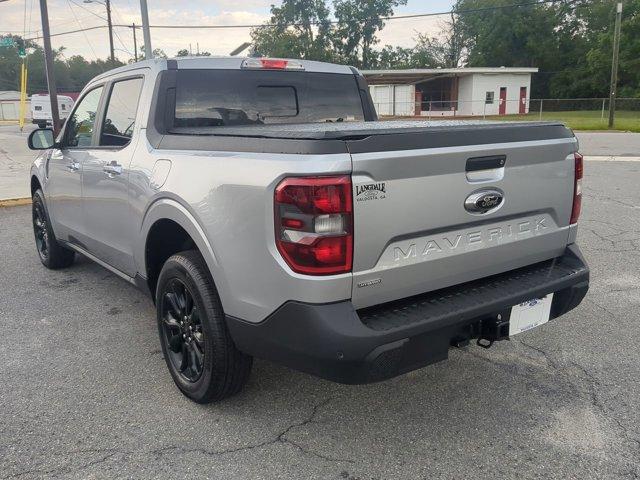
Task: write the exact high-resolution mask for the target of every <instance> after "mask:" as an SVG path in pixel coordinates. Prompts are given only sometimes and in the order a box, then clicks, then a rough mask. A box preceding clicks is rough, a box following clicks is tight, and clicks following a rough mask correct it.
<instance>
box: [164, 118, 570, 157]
mask: <svg viewBox="0 0 640 480" xmlns="http://www.w3.org/2000/svg"><path fill="white" fill-rule="evenodd" d="M571 137H573V132H572V131H571V130H569V129H568V128H567V127H565V126H564V125H563V124H562V123H555V122H501V121H482V120H436V121H427V120H402V121H373V122H336V123H311V124H277V125H248V126H241V127H199V128H187V127H183V128H173V129H171V130H170V131H169V132H168V133H167V134H166V135H163V136H162V137H161V139H159V142H158V143H157V145H154V146H156V148H160V149H179V150H184V149H186V150H210V151H211V150H213V151H215V150H217V151H245V152H264V153H299V154H320V153H324V154H330V153H342V152H344V153H346V152H349V153H365V152H378V151H396V150H414V149H415V150H417V149H424V148H441V147H457V146H469V145H486V144H492V143H512V142H527V141H540V140H554V139H559V138H571Z"/></svg>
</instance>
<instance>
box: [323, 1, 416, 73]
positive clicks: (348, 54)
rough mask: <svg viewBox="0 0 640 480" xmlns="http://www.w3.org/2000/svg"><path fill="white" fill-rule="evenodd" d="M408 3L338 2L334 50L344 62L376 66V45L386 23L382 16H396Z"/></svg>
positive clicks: (335, 5)
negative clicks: (378, 34) (400, 6)
mask: <svg viewBox="0 0 640 480" xmlns="http://www.w3.org/2000/svg"><path fill="white" fill-rule="evenodd" d="M406 3H407V0H335V1H334V3H333V8H334V14H335V17H336V19H337V22H338V25H337V27H336V30H335V32H334V35H333V43H334V47H335V48H336V50H337V51H338V53H339V54H340V56H341V58H342V59H343V61H346V62H348V63H351V64H354V65H356V66H358V67H362V68H370V67H371V66H372V65H373V64H374V55H373V53H372V49H373V46H374V45H376V44H377V43H378V41H379V40H378V38H377V36H376V35H377V33H378V32H379V31H380V30H382V28H383V27H384V25H385V23H384V20H383V18H382V17H389V16H391V15H393V9H394V7H397V6H398V5H405V4H406Z"/></svg>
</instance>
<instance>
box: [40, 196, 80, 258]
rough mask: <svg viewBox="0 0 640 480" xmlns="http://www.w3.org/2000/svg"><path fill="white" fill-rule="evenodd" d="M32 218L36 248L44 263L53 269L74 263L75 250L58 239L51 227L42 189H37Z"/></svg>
mask: <svg viewBox="0 0 640 480" xmlns="http://www.w3.org/2000/svg"><path fill="white" fill-rule="evenodd" d="M31 218H32V222H33V234H34V237H35V241H36V249H37V250H38V256H39V257H40V261H41V262H42V264H43V265H44V266H45V267H47V268H49V269H51V270H57V269H59V268H66V267H69V266H71V264H73V260H74V259H75V255H76V254H75V252H74V251H73V250H69V249H68V248H65V247H63V246H62V245H60V244H59V243H58V240H56V236H55V234H54V233H53V229H52V228H51V221H50V220H49V214H48V213H47V209H46V207H45V204H44V195H43V194H42V190H36V192H35V193H34V194H33V198H32V204H31Z"/></svg>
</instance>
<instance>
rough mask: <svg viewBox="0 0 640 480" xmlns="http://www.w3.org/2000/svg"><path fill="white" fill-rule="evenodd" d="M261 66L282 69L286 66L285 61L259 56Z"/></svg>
mask: <svg viewBox="0 0 640 480" xmlns="http://www.w3.org/2000/svg"><path fill="white" fill-rule="evenodd" d="M260 63H261V64H262V68H270V69H273V70H284V69H285V68H287V63H288V62H287V61H286V60H280V59H274V58H261V59H260Z"/></svg>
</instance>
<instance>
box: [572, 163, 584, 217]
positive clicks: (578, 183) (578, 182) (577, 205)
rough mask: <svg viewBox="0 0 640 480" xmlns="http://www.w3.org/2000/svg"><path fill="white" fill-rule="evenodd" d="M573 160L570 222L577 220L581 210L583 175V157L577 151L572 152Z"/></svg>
mask: <svg viewBox="0 0 640 480" xmlns="http://www.w3.org/2000/svg"><path fill="white" fill-rule="evenodd" d="M573 158H574V160H575V176H574V182H573V207H572V209H571V220H570V221H569V223H570V224H574V223H577V222H578V218H579V217H580V211H581V210H582V177H583V176H584V159H583V157H582V155H580V154H579V153H578V152H576V153H574V154H573Z"/></svg>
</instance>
